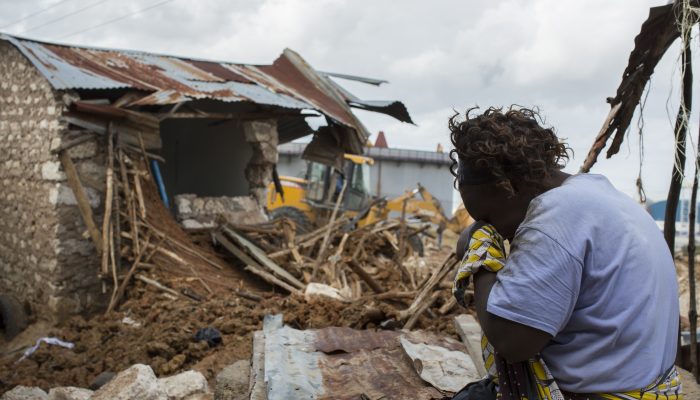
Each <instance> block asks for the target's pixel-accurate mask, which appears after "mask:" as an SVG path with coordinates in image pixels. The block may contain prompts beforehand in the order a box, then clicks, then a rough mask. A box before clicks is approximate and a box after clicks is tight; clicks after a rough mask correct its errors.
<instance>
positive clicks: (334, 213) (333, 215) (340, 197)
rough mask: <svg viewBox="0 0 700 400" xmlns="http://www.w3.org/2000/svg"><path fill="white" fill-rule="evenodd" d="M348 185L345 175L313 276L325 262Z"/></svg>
mask: <svg viewBox="0 0 700 400" xmlns="http://www.w3.org/2000/svg"><path fill="white" fill-rule="evenodd" d="M347 187H348V177H345V178H344V179H343V187H342V188H341V189H340V193H339V194H338V199H336V201H335V207H333V213H331V219H330V221H328V229H326V234H325V235H324V236H323V242H321V248H320V249H319V250H318V256H317V257H316V263H315V264H314V270H313V273H312V274H311V275H312V277H313V278H315V277H316V274H317V273H318V267H319V265H321V263H322V262H323V256H324V255H325V253H326V248H327V247H328V239H329V238H330V236H331V232H332V231H333V229H332V228H333V225H334V222H335V218H336V217H337V216H338V209H339V208H340V203H342V202H343V196H344V195H345V189H346V188H347Z"/></svg>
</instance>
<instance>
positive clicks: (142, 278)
mask: <svg viewBox="0 0 700 400" xmlns="http://www.w3.org/2000/svg"><path fill="white" fill-rule="evenodd" d="M136 279H138V280H140V281H141V282H143V283H145V284H148V285H151V286H153V287H155V288H157V289H159V290H162V291H164V292H165V293H168V294H171V295H173V296H175V297H182V296H181V295H180V293H178V292H176V291H175V290H173V289H170V288H169V287H166V286H164V285H163V284H162V283H160V282H158V281H156V280H154V279H150V278H146V277H145V276H143V275H141V274H138V275H136Z"/></svg>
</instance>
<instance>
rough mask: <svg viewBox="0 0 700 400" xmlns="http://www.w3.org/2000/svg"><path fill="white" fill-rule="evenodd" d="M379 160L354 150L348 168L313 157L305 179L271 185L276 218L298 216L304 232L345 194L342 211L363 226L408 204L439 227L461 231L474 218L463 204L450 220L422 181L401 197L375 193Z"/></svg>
mask: <svg viewBox="0 0 700 400" xmlns="http://www.w3.org/2000/svg"><path fill="white" fill-rule="evenodd" d="M373 164H374V160H373V159H372V158H370V157H365V156H360V155H353V154H345V155H344V163H343V171H338V170H336V168H334V167H331V166H328V165H325V164H321V163H318V162H314V161H310V162H308V165H307V170H306V176H305V178H296V177H289V176H280V177H278V178H276V179H275V182H272V183H271V184H270V187H269V190H268V197H267V209H268V211H269V212H270V215H271V217H272V218H273V219H275V218H280V217H286V218H289V219H291V220H292V221H294V223H295V224H296V225H297V230H299V231H300V232H305V231H309V230H311V229H312V228H313V226H315V225H321V224H322V223H324V222H325V221H327V220H328V218H329V217H330V215H331V213H332V211H333V209H334V207H335V205H336V203H337V201H338V198H339V197H341V196H342V197H341V198H340V204H339V210H338V212H339V214H340V215H345V216H350V217H354V219H355V220H356V222H357V226H360V227H362V226H365V225H367V224H372V223H375V222H377V221H381V220H385V219H387V218H388V217H389V216H390V214H391V213H392V212H394V213H398V215H400V214H401V213H402V212H403V210H404V203H405V214H406V216H409V217H414V218H418V219H420V220H422V221H426V222H431V223H433V224H435V225H436V226H437V230H438V232H442V231H443V230H445V229H449V230H451V231H453V232H455V233H456V234H457V235H459V234H460V233H461V232H462V231H463V230H464V229H465V228H466V227H467V226H469V225H470V224H471V223H473V222H474V220H473V219H472V218H471V217H470V216H469V213H468V212H467V210H466V209H465V208H464V206H463V205H461V204H460V207H459V208H458V209H457V210H456V211H455V213H454V216H453V217H452V218H450V219H448V218H447V217H446V216H445V211H444V209H443V208H442V205H441V204H440V202H439V201H438V199H436V198H435V197H434V196H433V195H432V194H430V192H428V190H427V189H425V188H424V187H423V186H422V185H421V184H420V183H419V184H418V185H417V188H415V189H413V190H411V191H407V192H406V193H404V194H403V195H401V196H398V197H396V198H392V199H385V198H376V197H374V196H372V195H371V193H370V167H371V166H372V165H373ZM395 215H397V214H395Z"/></svg>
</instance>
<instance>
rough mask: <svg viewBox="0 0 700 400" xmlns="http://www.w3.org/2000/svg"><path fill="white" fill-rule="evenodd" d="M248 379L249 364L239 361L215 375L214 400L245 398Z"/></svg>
mask: <svg viewBox="0 0 700 400" xmlns="http://www.w3.org/2000/svg"><path fill="white" fill-rule="evenodd" d="M249 379H250V362H249V361H248V360H239V361H236V362H235V363H233V364H231V365H229V366H228V367H226V368H224V369H222V370H221V372H219V374H218V375H216V389H215V390H214V400H229V399H243V398H247V395H248V387H249V382H248V380H249Z"/></svg>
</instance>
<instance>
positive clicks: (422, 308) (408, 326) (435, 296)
mask: <svg viewBox="0 0 700 400" xmlns="http://www.w3.org/2000/svg"><path fill="white" fill-rule="evenodd" d="M438 297H440V292H438V291H435V292H433V294H432V295H431V296H430V297H429V298H428V300H427V301H426V302H424V303H423V304H421V305H420V307H419V308H418V309H417V310H416V312H415V313H413V315H411V317H410V318H409V319H408V321H406V324H404V326H403V329H407V330H410V329H412V328H413V325H415V324H416V322H418V317H420V316H421V314H423V313H424V312H425V310H427V309H428V307H430V306H432V305H433V303H435V300H437V299H438Z"/></svg>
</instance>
